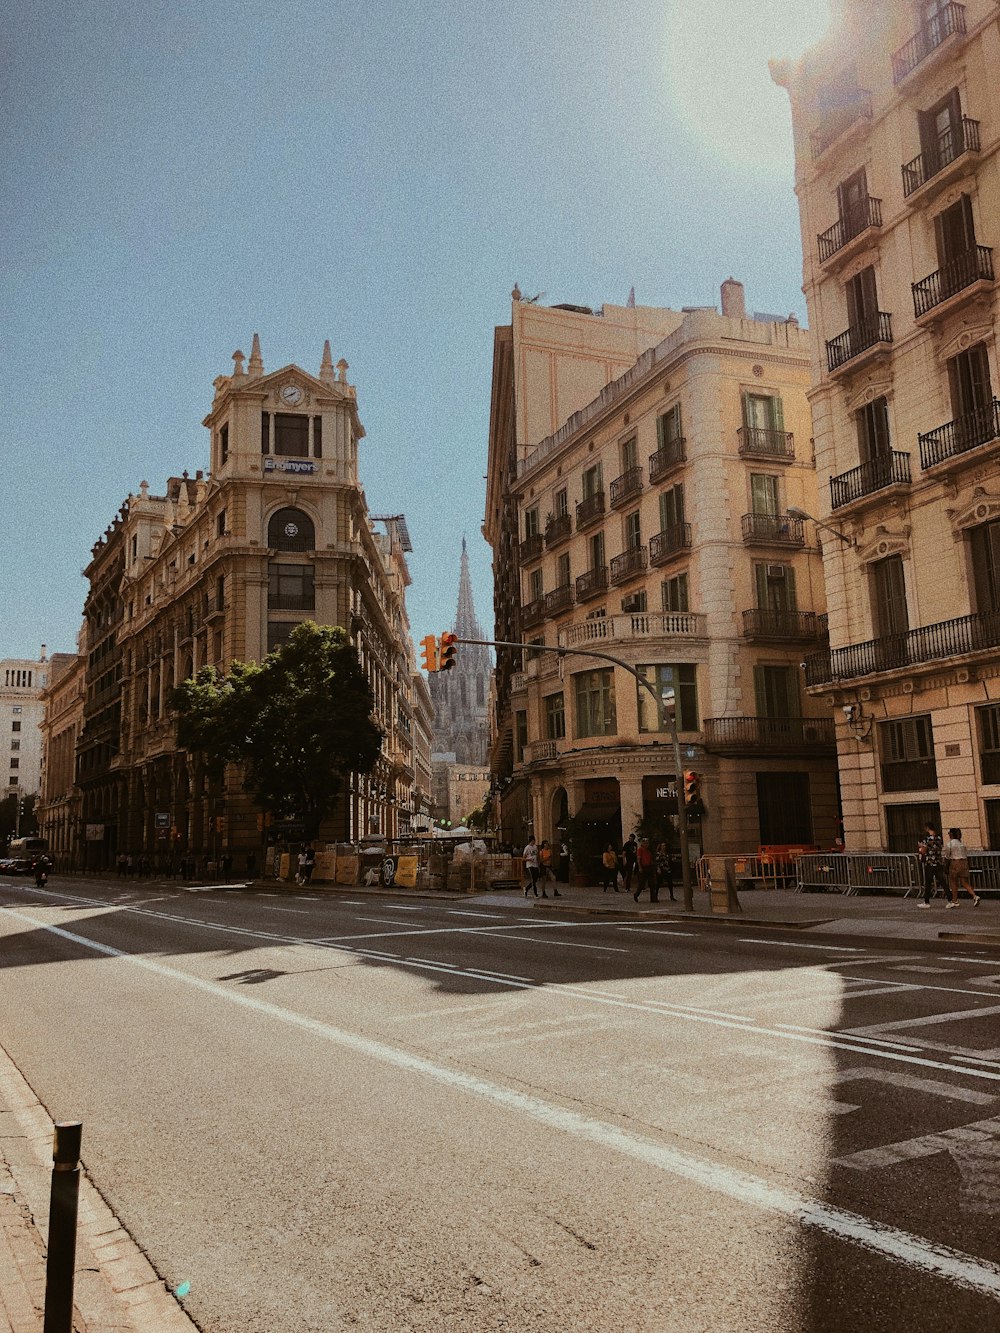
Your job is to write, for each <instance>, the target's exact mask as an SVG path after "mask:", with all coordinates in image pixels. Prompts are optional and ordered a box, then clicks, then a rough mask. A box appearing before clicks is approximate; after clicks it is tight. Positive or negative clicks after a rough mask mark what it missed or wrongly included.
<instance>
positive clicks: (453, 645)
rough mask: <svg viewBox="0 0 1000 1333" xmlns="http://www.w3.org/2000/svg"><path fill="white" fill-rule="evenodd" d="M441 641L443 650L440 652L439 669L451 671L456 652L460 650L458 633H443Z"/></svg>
mask: <svg viewBox="0 0 1000 1333" xmlns="http://www.w3.org/2000/svg"><path fill="white" fill-rule="evenodd" d="M439 643H440V645H441V651H440V653H439V654H438V670H439V671H450V670H451V669H452V667H453V666H454V665H455V654H456V653H457V652H458V635H457V634H442V635H441V638H440V640H439Z"/></svg>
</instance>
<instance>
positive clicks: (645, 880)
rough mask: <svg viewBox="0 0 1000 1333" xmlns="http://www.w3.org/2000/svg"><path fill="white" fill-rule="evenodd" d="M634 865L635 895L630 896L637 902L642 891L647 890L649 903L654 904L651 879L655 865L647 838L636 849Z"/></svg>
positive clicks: (653, 881) (652, 880) (652, 881)
mask: <svg viewBox="0 0 1000 1333" xmlns="http://www.w3.org/2000/svg"><path fill="white" fill-rule="evenodd" d="M635 863H636V869H637V871H638V875H637V878H636V887H635V893H633V894H632V897H633V898H634V899H635V901H636V902H638V901H639V896H640V894H641V893H642V891H643V889H648V890H649V900H650V902H655V901H656V898H655V897H654V894H655V892H656V890H655V888H654V883H655V880H654V878H653V876H654V872H655V865H654V861H653V853H652V852H651V851H650V850H649V839H648V838H643V839H642V841H641V842H640V843H639V846H638V847H637V848H636V852H635Z"/></svg>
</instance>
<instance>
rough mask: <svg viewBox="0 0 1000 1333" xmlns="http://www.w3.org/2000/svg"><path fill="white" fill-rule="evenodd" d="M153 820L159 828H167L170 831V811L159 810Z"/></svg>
mask: <svg viewBox="0 0 1000 1333" xmlns="http://www.w3.org/2000/svg"><path fill="white" fill-rule="evenodd" d="M153 819H154V822H155V824H156V827H157V828H167V829H168V828H169V827H170V811H169V810H157V812H156V814H155V815H154V816H153Z"/></svg>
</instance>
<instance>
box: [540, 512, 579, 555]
mask: <svg viewBox="0 0 1000 1333" xmlns="http://www.w3.org/2000/svg"><path fill="white" fill-rule="evenodd" d="M572 535H573V520H572V518H570V516H569V514H556V515H555V516H554V517H553V518H550V519H549V521H548V522H547V523H546V525H545V545H546V547H547V548H548V549H549V550H551V549H552V547H553V546H558V545H559V543H560V542H564V541H565V540H566V538H567V537H571V536H572Z"/></svg>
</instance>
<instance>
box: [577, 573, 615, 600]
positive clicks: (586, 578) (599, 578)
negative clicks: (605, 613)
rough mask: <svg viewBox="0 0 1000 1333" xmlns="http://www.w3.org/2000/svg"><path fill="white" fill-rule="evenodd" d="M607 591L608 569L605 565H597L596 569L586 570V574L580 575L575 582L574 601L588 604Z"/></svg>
mask: <svg viewBox="0 0 1000 1333" xmlns="http://www.w3.org/2000/svg"><path fill="white" fill-rule="evenodd" d="M607 589H608V567H607V565H598V567H597V568H596V569H588V570H587V572H586V574H580V575H579V577H578V578H577V580H576V600H577V601H578V602H589V601H592V600H593V599H594V598H595V597H600V596H601V595H602V594H603V593H605V592H607Z"/></svg>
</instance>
